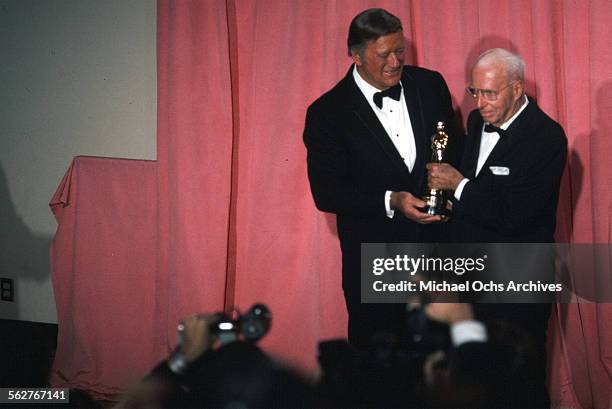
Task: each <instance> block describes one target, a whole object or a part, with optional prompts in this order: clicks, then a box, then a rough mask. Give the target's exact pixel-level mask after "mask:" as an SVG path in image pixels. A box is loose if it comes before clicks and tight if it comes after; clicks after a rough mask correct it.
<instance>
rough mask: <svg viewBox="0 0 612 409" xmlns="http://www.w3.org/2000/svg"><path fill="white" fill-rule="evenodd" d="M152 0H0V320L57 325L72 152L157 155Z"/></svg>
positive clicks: (120, 155)
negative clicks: (60, 235) (57, 264)
mask: <svg viewBox="0 0 612 409" xmlns="http://www.w3.org/2000/svg"><path fill="white" fill-rule="evenodd" d="M155 19H156V2H155V0H0V277H8V278H13V279H14V280H15V282H16V300H15V301H16V302H15V303H8V302H4V301H0V318H7V319H18V320H24V321H38V322H57V319H56V312H55V303H54V300H53V292H52V289H51V284H50V276H49V261H48V246H49V243H50V241H51V238H52V236H53V235H54V233H55V229H56V227H57V226H56V223H55V220H54V218H53V216H52V214H51V212H50V210H49V207H48V203H49V199H50V198H51V196H52V195H53V193H54V192H55V189H56V188H57V186H58V184H59V182H60V180H61V178H62V176H63V175H64V172H65V171H66V169H67V167H68V165H69V164H70V161H71V159H72V157H73V156H75V155H96V156H112V157H124V158H139V159H155V155H156V153H155V147H156V142H155V132H156V102H157V101H156V81H157V79H156V65H155V30H156V21H155Z"/></svg>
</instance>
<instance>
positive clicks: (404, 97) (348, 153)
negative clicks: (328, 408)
mask: <svg viewBox="0 0 612 409" xmlns="http://www.w3.org/2000/svg"><path fill="white" fill-rule="evenodd" d="M348 52H349V55H350V57H351V58H352V60H353V63H354V64H353V65H352V66H351V67H350V69H349V70H348V73H347V74H346V76H345V77H344V78H343V79H342V80H341V81H340V82H339V83H338V84H336V86H334V87H333V88H332V89H331V90H330V91H328V92H327V93H325V94H324V95H323V96H321V97H320V98H319V99H317V100H316V101H315V102H314V103H313V104H312V105H311V106H310V107H309V108H308V112H307V114H306V124H305V129H304V143H305V144H306V148H307V150H308V158H307V160H308V177H309V180H310V188H311V191H312V195H313V197H314V200H315V204H316V206H317V208H318V209H319V210H322V211H324V212H330V213H335V214H336V216H337V227H338V236H339V238H340V247H341V249H342V286H343V290H344V295H345V300H346V305H347V309H348V313H349V331H348V332H349V340H350V341H351V343H352V344H354V345H356V346H358V347H360V346H361V347H367V345H368V343H369V339H370V337H371V336H372V335H373V334H377V333H387V334H392V335H401V334H399V332H400V331H401V327H402V324H404V322H403V319H404V314H405V308H404V306H402V305H393V304H386V305H377V304H365V303H364V304H362V303H361V299H360V254H361V243H369V242H419V241H426V240H433V239H435V238H434V237H432V235H433V231H434V230H435V227H434V226H427V227H425V225H428V224H431V223H433V222H437V221H439V220H440V219H439V216H430V215H427V214H425V213H422V212H421V211H419V210H418V209H419V208H420V207H423V206H424V205H425V202H424V201H423V200H421V199H420V198H419V196H420V193H421V192H423V191H424V188H425V184H426V182H427V180H426V171H425V164H426V163H427V162H428V161H429V159H430V158H431V147H430V136H431V135H432V134H433V133H434V131H435V126H436V122H437V121H444V122H446V124H447V125H449V127H451V128H452V121H453V110H452V105H451V98H450V94H449V91H448V87H447V86H446V83H445V81H444V79H443V78H442V76H441V75H440V74H438V73H437V72H433V71H429V70H426V69H423V68H418V67H413V66H404V65H403V62H404V52H405V49H404V38H403V31H402V25H401V22H400V20H399V19H398V18H397V17H395V16H394V15H392V14H390V13H388V12H387V11H385V10H382V9H369V10H366V11H364V12H362V13H360V14H359V15H357V16H356V17H355V18H354V19H353V21H352V22H351V25H350V28H349V34H348ZM426 229H430V231H428V230H426Z"/></svg>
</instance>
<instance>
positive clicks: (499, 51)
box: [474, 48, 525, 81]
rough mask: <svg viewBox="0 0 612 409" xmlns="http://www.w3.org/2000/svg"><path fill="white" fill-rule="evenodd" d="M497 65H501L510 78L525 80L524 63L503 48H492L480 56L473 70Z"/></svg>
mask: <svg viewBox="0 0 612 409" xmlns="http://www.w3.org/2000/svg"><path fill="white" fill-rule="evenodd" d="M497 64H502V65H503V67H504V68H505V69H506V71H507V72H508V75H510V77H511V78H513V79H515V80H521V81H523V80H524V79H525V61H523V59H522V58H521V57H519V56H518V55H517V54H515V53H512V52H510V51H508V50H505V49H503V48H492V49H490V50H487V51H485V52H484V53H482V54H480V56H479V57H478V58H477V59H476V63H474V68H476V67H489V66H493V65H497Z"/></svg>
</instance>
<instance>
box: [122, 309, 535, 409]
mask: <svg viewBox="0 0 612 409" xmlns="http://www.w3.org/2000/svg"><path fill="white" fill-rule="evenodd" d="M409 315H410V317H411V318H410V319H411V320H412V322H409V323H407V325H409V326H410V327H411V328H413V329H414V330H413V332H414V337H413V339H412V340H411V341H410V342H401V343H400V342H398V341H397V340H395V339H393V338H389V337H386V336H385V335H384V334H373V342H372V345H373V347H372V348H371V349H368V350H367V351H364V350H357V349H355V348H353V347H352V346H351V345H349V344H348V343H347V342H346V341H344V340H330V341H324V342H321V343H320V344H319V351H318V362H319V373H318V375H317V377H316V379H306V378H304V377H303V376H301V375H299V374H298V373H297V372H295V371H293V370H292V369H289V368H287V367H285V366H283V365H281V364H279V363H278V362H276V361H275V360H273V359H272V358H270V357H269V356H267V355H266V354H265V353H264V352H263V351H262V350H261V349H260V348H258V347H257V345H256V341H257V340H258V339H259V338H261V337H262V336H263V335H265V333H266V332H267V329H268V328H269V322H270V321H269V320H270V314H269V312H268V311H267V309H266V308H265V306H262V305H256V306H254V307H253V308H252V309H251V310H250V311H249V313H247V314H245V315H244V316H242V317H241V319H240V320H236V321H234V322H232V320H224V319H220V315H192V316H189V317H186V318H185V319H184V320H183V321H181V323H180V324H179V343H178V345H177V347H176V349H175V350H174V351H173V353H172V354H171V355H170V357H169V358H168V359H167V360H166V361H163V362H161V363H160V364H159V365H158V366H157V367H155V368H154V369H153V370H152V371H151V373H150V374H149V375H147V376H146V377H145V378H144V379H143V380H142V382H141V383H140V384H139V385H138V387H136V388H135V389H134V390H133V391H131V392H130V393H129V394H128V395H127V396H126V397H125V398H124V399H123V400H122V401H121V402H119V403H118V404H117V405H116V406H115V407H116V408H119V409H127V408H312V407H329V408H338V407H339V408H345V407H351V408H370V407H382V408H384V407H388V408H391V407H393V408H399V407H402V408H427V407H431V408H523V407H540V406H539V403H540V401H539V400H538V399H539V398H538V395H537V389H538V385H537V379H536V378H535V377H534V376H533V373H534V371H533V368H531V365H532V363H533V362H535V361H536V359H534V358H535V356H534V355H535V354H536V353H537V352H536V349H535V348H534V343H533V340H532V339H530V337H529V335H528V333H526V332H524V331H522V330H521V329H519V328H518V327H515V326H512V324H506V323H503V322H496V323H491V324H490V325H489V324H487V326H486V327H485V325H484V324H483V323H481V322H479V321H476V320H475V319H474V315H473V311H472V307H471V305H470V304H459V303H433V304H428V305H426V306H424V307H423V308H421V307H420V306H414V308H413V310H412V311H411V313H410V314H409ZM240 327H241V328H240Z"/></svg>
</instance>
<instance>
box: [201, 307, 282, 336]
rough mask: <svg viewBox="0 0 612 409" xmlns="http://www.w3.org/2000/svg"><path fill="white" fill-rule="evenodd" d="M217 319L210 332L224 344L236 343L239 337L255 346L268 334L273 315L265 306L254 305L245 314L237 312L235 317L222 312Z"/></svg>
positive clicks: (217, 315)
mask: <svg viewBox="0 0 612 409" xmlns="http://www.w3.org/2000/svg"><path fill="white" fill-rule="evenodd" d="M215 317H216V319H215V321H213V322H212V323H211V324H210V332H211V334H214V335H216V336H217V337H218V338H219V341H220V342H221V343H222V344H227V343H229V342H233V341H236V340H237V339H238V338H239V337H241V338H242V339H244V340H245V341H247V342H250V343H253V344H254V343H256V342H257V341H259V340H260V339H261V338H263V337H264V335H266V334H267V333H268V330H269V329H270V323H271V321H272V314H271V313H270V310H269V309H268V307H267V306H266V305H265V304H254V305H253V306H252V307H251V308H250V309H249V310H248V311H247V312H246V313H244V314H240V312H239V311H236V313H235V314H234V316H233V317H232V316H228V315H226V314H224V313H221V312H219V313H217V314H215Z"/></svg>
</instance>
